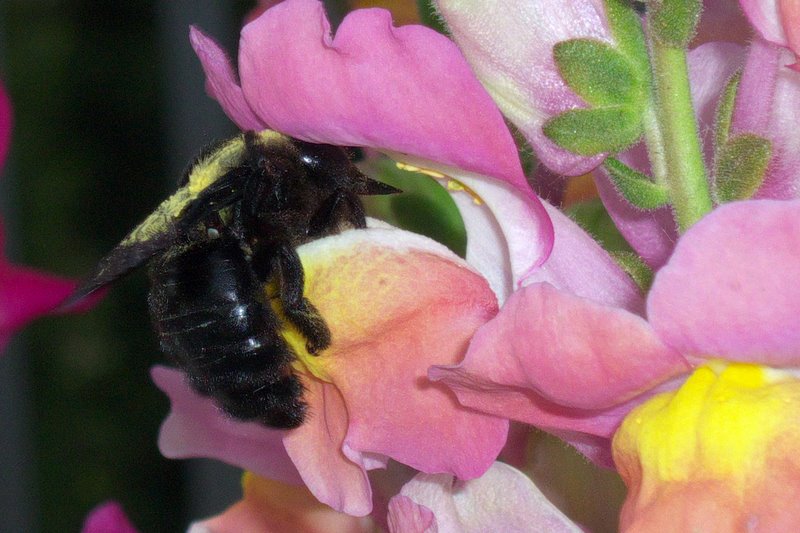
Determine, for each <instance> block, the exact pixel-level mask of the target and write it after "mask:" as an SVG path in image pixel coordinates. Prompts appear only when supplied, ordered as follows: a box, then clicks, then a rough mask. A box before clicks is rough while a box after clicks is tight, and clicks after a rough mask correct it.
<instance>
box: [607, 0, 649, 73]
mask: <svg viewBox="0 0 800 533" xmlns="http://www.w3.org/2000/svg"><path fill="white" fill-rule="evenodd" d="M605 6H606V18H607V19H608V24H609V27H610V29H611V34H612V35H613V36H614V40H615V41H616V42H617V49H618V50H619V51H620V52H622V53H623V54H624V55H625V57H627V58H628V60H629V61H631V63H632V64H633V65H634V68H635V69H636V71H637V72H638V74H639V77H640V78H641V79H642V80H647V79H649V77H650V58H649V56H648V54H647V41H646V40H645V37H644V29H643V28H642V21H641V18H640V17H639V14H638V13H637V12H636V10H635V9H634V8H633V6H632V3H631V2H630V1H628V0H606V2H605Z"/></svg>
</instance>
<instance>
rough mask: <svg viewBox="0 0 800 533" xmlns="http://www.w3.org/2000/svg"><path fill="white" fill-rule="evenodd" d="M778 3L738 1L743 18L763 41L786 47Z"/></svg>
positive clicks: (754, 0)
mask: <svg viewBox="0 0 800 533" xmlns="http://www.w3.org/2000/svg"><path fill="white" fill-rule="evenodd" d="M779 3H780V0H739V4H740V5H741V6H742V10H743V11H744V14H745V16H747V18H748V19H749V20H750V23H751V24H752V25H753V26H754V27H755V28H756V30H758V32H759V33H760V34H761V36H762V37H763V38H764V39H766V40H767V41H770V42H771V43H774V44H778V45H781V46H786V44H787V40H786V34H785V33H784V31H783V26H782V25H781V18H780V14H779V12H778V4H779Z"/></svg>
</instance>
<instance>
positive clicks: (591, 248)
mask: <svg viewBox="0 0 800 533" xmlns="http://www.w3.org/2000/svg"><path fill="white" fill-rule="evenodd" d="M544 206H545V209H546V210H547V214H548V215H549V217H550V219H551V220H552V221H553V227H554V231H555V237H554V246H553V251H552V252H551V253H550V256H549V258H548V259H547V261H546V262H545V264H544V265H542V267H541V268H539V269H537V270H535V271H533V272H531V274H530V275H529V276H527V277H526V278H525V280H524V284H526V285H530V284H533V283H541V282H547V283H549V284H551V285H553V286H554V287H555V288H557V289H559V290H562V291H564V292H567V293H571V294H574V295H575V296H580V297H582V298H587V299H589V300H593V301H595V302H599V303H603V304H606V305H609V306H613V307H620V308H622V309H627V310H628V311H630V312H632V313H638V314H642V313H643V312H644V299H643V298H642V295H641V292H640V291H639V288H638V287H637V286H636V284H635V283H634V282H633V280H632V279H631V278H630V276H628V275H627V274H626V273H625V272H624V271H623V270H622V269H621V268H620V267H619V265H618V264H617V263H616V262H615V261H614V260H613V259H612V258H611V256H609V255H608V252H606V251H605V250H603V249H602V248H601V247H600V245H598V244H597V242H596V241H595V240H594V239H593V238H592V237H591V236H590V235H589V234H587V233H586V232H585V231H584V230H583V229H582V228H581V227H580V226H578V225H577V224H576V223H575V222H573V221H572V220H570V219H569V217H567V216H566V215H564V214H563V213H562V212H561V211H559V210H558V209H556V208H555V207H553V206H551V205H550V204H547V203H545V204H544Z"/></svg>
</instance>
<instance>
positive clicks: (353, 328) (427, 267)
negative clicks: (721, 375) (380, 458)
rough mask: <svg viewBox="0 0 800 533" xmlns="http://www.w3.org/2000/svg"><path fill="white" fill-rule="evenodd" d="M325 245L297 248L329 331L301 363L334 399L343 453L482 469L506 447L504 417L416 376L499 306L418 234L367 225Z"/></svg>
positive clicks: (453, 355)
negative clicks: (331, 389)
mask: <svg viewBox="0 0 800 533" xmlns="http://www.w3.org/2000/svg"><path fill="white" fill-rule="evenodd" d="M326 241H327V242H323V241H316V242H313V243H310V244H307V245H304V246H302V247H300V248H299V249H298V252H299V254H300V257H301V259H302V260H303V264H304V267H305V270H306V276H307V277H306V294H307V295H308V297H309V299H311V301H313V302H314V305H315V306H316V307H317V309H319V311H320V313H321V314H322V315H323V316H324V317H326V320H327V322H328V324H329V326H330V329H331V333H332V336H333V343H332V345H331V347H330V348H329V349H328V350H326V351H325V352H323V354H322V355H321V356H320V357H319V358H318V359H316V360H315V361H311V362H310V363H309V362H308V361H306V363H307V364H312V365H315V366H317V370H316V371H314V370H312V372H314V373H315V374H317V375H321V376H324V379H326V380H328V381H330V382H331V383H333V384H334V385H335V386H336V389H337V390H338V391H339V392H340V393H341V395H342V399H343V401H344V406H345V408H346V410H347V416H348V418H349V426H348V429H347V436H346V437H345V439H344V443H343V446H344V448H343V450H344V451H345V453H348V454H356V453H372V454H378V455H384V456H388V457H390V458H392V459H395V460H397V461H399V462H401V463H404V464H406V465H409V466H412V467H414V468H416V469H418V470H422V471H428V472H451V473H454V474H456V475H458V476H459V477H461V478H471V477H475V476H478V475H480V474H481V473H482V472H483V471H485V470H486V468H488V467H489V465H490V464H491V462H492V461H493V460H494V458H495V457H496V455H497V453H498V452H499V450H500V448H501V447H502V445H503V443H504V442H505V437H506V432H507V428H508V422H507V421H506V420H504V419H500V418H496V417H494V416H490V415H484V414H479V413H475V412H472V411H470V410H468V409H465V408H463V407H461V406H460V405H459V404H458V402H457V401H456V399H455V397H454V395H453V393H452V392H451V391H449V390H448V389H447V388H446V387H444V386H442V385H439V384H435V383H431V382H430V381H429V380H428V379H427V375H426V372H427V370H428V367H429V366H430V365H432V364H436V363H446V364H447V363H456V362H458V361H459V360H460V359H461V358H462V357H463V354H464V351H465V350H466V347H467V344H468V342H469V339H470V337H471V336H472V334H473V333H474V331H475V330H476V329H477V328H478V327H479V326H480V325H481V324H483V323H485V322H486V321H487V320H489V319H490V318H491V317H492V316H494V314H495V313H496V312H497V303H496V299H495V297H494V294H493V293H492V292H491V290H490V289H489V287H488V285H487V284H486V282H485V281H484V280H483V278H481V277H480V276H479V275H478V274H477V273H475V272H474V271H473V270H472V269H471V268H470V267H469V266H468V265H467V264H466V263H464V262H463V260H461V259H459V258H458V257H457V256H455V255H454V254H452V252H450V251H449V250H447V249H446V248H445V247H444V246H441V245H439V244H438V243H435V242H433V241H430V240H428V239H425V238H423V237H420V236H418V235H414V234H411V233H408V232H402V231H400V230H396V229H391V228H389V229H385V228H369V229H366V230H359V231H350V232H345V233H342V234H340V235H338V236H336V237H333V238H330V239H326ZM342 295H351V296H350V297H349V298H343V297H342ZM310 405H311V407H312V409H317V407H315V404H313V403H312V404H310Z"/></svg>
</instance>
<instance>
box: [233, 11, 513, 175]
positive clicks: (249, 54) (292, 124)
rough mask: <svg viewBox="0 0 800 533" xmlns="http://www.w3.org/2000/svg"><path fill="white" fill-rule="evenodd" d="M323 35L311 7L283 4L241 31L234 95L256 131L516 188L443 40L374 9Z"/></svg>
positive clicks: (499, 140) (500, 127) (464, 70)
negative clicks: (239, 94) (389, 156)
mask: <svg viewBox="0 0 800 533" xmlns="http://www.w3.org/2000/svg"><path fill="white" fill-rule="evenodd" d="M329 33H330V26H329V24H328V21H327V19H326V17H325V13H324V9H323V6H322V3H320V2H318V1H316V0H287V1H285V2H282V3H280V4H278V5H277V6H275V7H273V8H272V9H269V10H268V11H266V12H265V13H264V14H263V15H262V16H261V17H259V18H258V19H256V20H255V21H253V22H251V23H250V24H248V25H247V26H245V27H244V29H243V30H242V39H241V43H240V48H239V49H240V53H239V69H240V70H239V72H240V77H241V80H242V89H243V91H244V96H245V98H246V99H247V102H248V103H249V105H250V107H251V108H252V109H253V110H254V111H255V113H256V115H257V116H258V117H259V119H260V120H261V121H262V122H263V123H265V124H269V125H270V127H272V128H274V129H276V130H279V131H281V132H283V133H286V134H288V135H291V136H293V137H298V138H302V139H305V140H309V141H313V142H325V143H330V144H337V145H346V146H347V145H355V146H367V147H372V148H378V149H381V150H383V151H387V150H388V151H393V152H404V153H409V154H414V155H415V156H419V157H422V158H424V159H429V160H433V161H438V162H440V163H444V164H447V165H451V166H454V167H457V168H462V169H465V170H470V171H474V172H478V173H481V174H485V175H491V176H496V177H498V178H502V179H505V180H507V181H509V182H510V183H511V184H512V185H515V186H517V187H524V186H525V185H526V184H525V181H524V176H523V174H522V169H521V167H520V164H519V160H518V158H517V155H516V153H517V152H516V146H515V144H514V141H513V139H512V137H511V134H510V133H509V131H508V129H507V128H506V126H505V123H504V121H503V117H502V116H501V114H500V112H499V110H498V109H497V107H496V106H495V104H494V102H493V101H492V99H491V98H490V97H489V95H488V94H487V93H486V91H485V90H484V89H483V87H481V85H480V83H479V82H478V80H477V79H475V77H474V75H473V74H472V72H471V71H470V69H469V66H468V65H467V63H466V61H465V60H464V58H463V57H462V56H461V54H460V52H459V51H458V49H457V48H456V46H455V45H454V44H453V43H452V42H451V41H450V40H449V39H447V38H446V37H444V36H443V35H440V34H438V33H437V32H435V31H433V30H430V29H428V28H425V27H423V26H404V27H401V28H393V27H392V23H391V15H390V14H389V12H388V11H384V10H380V9H366V10H357V11H354V12H352V13H350V14H349V15H348V16H347V17H346V18H345V19H344V21H343V22H342V23H341V25H340V26H339V28H338V30H337V32H336V36H335V37H334V38H331V37H330V35H329Z"/></svg>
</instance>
